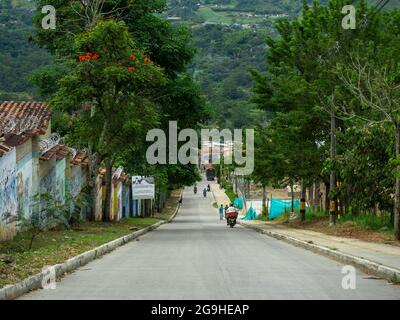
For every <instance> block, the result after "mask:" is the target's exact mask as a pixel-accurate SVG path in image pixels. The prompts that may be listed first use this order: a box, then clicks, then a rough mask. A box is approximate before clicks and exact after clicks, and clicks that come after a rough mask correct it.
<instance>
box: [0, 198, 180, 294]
mask: <svg viewBox="0 0 400 320" xmlns="http://www.w3.org/2000/svg"><path fill="white" fill-rule="evenodd" d="M182 193H183V191H182V192H181V196H182ZM179 208H180V205H179V204H178V205H177V207H176V209H175V212H174V213H173V214H172V216H171V217H170V218H169V219H168V220H165V221H160V222H157V223H155V224H153V225H151V226H148V227H146V228H143V229H141V230H139V231H136V232H134V233H132V234H128V235H126V236H123V237H121V238H118V239H115V240H113V241H110V242H107V243H105V244H102V245H101V246H99V247H96V248H94V249H92V250H89V251H86V252H84V253H81V254H80V255H78V256H75V257H72V258H70V259H68V260H66V261H65V262H63V263H60V264H56V265H54V266H52V267H53V268H54V269H55V273H56V278H57V280H59V279H61V278H62V277H63V276H64V275H65V274H66V273H70V272H72V271H74V270H76V269H78V268H79V267H82V266H84V265H86V264H88V263H89V262H91V261H93V260H96V259H98V258H100V257H102V256H103V255H105V254H107V253H110V252H111V251H114V250H115V249H117V248H118V247H121V246H123V245H125V244H127V243H128V242H131V241H132V240H134V239H136V238H138V237H140V236H142V235H144V234H146V233H148V232H150V231H153V230H155V229H157V228H159V227H160V226H162V225H163V224H166V223H170V222H172V220H174V219H175V217H176V215H177V214H178V211H179ZM45 275H46V273H45V272H40V273H37V274H35V275H33V276H30V277H29V278H26V279H24V280H22V281H20V282H18V283H16V284H12V285H7V286H5V287H3V288H1V289H0V300H12V299H16V298H18V297H20V296H22V295H24V294H26V293H28V292H30V291H34V290H37V289H41V288H42V280H43V277H44V276H45Z"/></svg>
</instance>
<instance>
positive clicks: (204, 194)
mask: <svg viewBox="0 0 400 320" xmlns="http://www.w3.org/2000/svg"><path fill="white" fill-rule="evenodd" d="M203 196H204V198H207V191H206V190H204V191H203Z"/></svg>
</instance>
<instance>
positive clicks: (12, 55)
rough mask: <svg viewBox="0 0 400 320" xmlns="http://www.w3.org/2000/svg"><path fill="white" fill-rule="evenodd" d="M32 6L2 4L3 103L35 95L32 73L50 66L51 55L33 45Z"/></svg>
mask: <svg viewBox="0 0 400 320" xmlns="http://www.w3.org/2000/svg"><path fill="white" fill-rule="evenodd" d="M32 8H33V3H32V2H31V1H27V0H19V1H12V0H1V1H0V100H23V99H27V98H29V97H30V96H32V95H34V93H35V91H34V88H33V86H32V85H31V84H30V83H29V82H28V78H29V76H30V75H31V74H32V72H33V71H34V70H35V69H37V68H40V67H41V66H44V65H47V64H49V63H50V61H51V58H50V55H49V54H48V53H47V52H46V51H45V50H41V49H39V48H38V47H37V46H36V45H34V44H33V43H32V42H31V41H29V39H30V37H31V36H32V32H33V26H32Z"/></svg>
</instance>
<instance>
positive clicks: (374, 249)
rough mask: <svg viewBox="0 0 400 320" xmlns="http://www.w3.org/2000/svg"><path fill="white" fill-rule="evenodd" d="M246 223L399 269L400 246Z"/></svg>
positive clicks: (260, 223)
mask: <svg viewBox="0 0 400 320" xmlns="http://www.w3.org/2000/svg"><path fill="white" fill-rule="evenodd" d="M241 223H243V224H246V225H252V226H254V227H256V228H258V229H261V230H269V231H273V232H276V233H279V234H282V235H285V236H288V237H292V238H296V239H299V240H302V241H305V242H308V243H313V244H315V245H318V246H322V247H326V248H329V249H332V250H336V251H340V252H343V253H346V254H349V255H352V256H357V257H359V258H363V259H368V260H370V261H373V262H376V263H379V264H382V265H386V266H388V267H392V268H396V269H399V270H400V247H396V246H391V245H388V244H381V243H372V242H367V241H362V240H358V239H351V238H341V237H335V236H330V235H327V234H324V233H320V232H315V231H310V230H301V229H292V228H285V227H284V226H280V225H273V224H270V223H268V222H263V221H257V220H256V221H241Z"/></svg>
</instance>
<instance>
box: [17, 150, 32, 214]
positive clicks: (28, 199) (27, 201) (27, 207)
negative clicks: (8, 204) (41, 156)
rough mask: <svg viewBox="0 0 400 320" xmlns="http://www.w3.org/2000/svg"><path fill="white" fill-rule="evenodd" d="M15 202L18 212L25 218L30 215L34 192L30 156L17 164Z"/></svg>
mask: <svg viewBox="0 0 400 320" xmlns="http://www.w3.org/2000/svg"><path fill="white" fill-rule="evenodd" d="M17 167H18V169H17V200H18V211H19V212H20V213H21V214H24V215H25V217H30V216H31V214H32V205H31V204H32V201H33V197H34V194H33V193H34V190H33V184H32V179H33V177H32V174H33V161H32V154H31V153H29V154H27V155H26V156H25V157H24V158H22V159H21V160H20V161H18V163H17Z"/></svg>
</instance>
